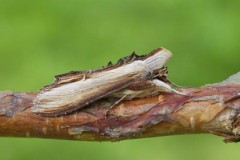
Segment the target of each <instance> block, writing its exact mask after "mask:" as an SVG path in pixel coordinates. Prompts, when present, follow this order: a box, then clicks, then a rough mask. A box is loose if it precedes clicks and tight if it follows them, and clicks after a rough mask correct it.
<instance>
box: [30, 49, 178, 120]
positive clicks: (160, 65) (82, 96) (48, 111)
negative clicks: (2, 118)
mask: <svg viewBox="0 0 240 160" xmlns="http://www.w3.org/2000/svg"><path fill="white" fill-rule="evenodd" d="M171 56H172V53H171V52H170V51H168V50H167V49H164V48H158V49H156V50H154V51H152V52H151V53H149V54H147V55H142V56H139V55H137V54H135V53H132V54H131V55H130V56H127V57H124V58H121V59H120V60H119V61H118V62H117V63H116V64H115V65H113V64H112V63H111V62H109V64H108V65H107V66H106V67H103V68H101V69H96V70H87V71H72V72H69V73H66V74H62V75H57V76H55V81H54V83H53V84H51V85H48V86H46V87H44V88H43V89H42V90H41V91H40V92H39V93H38V95H37V97H36V98H35V99H34V101H33V106H32V108H31V110H32V112H34V113H37V114H40V115H43V116H51V117H52V116H53V117H54V116H61V115H66V114H70V113H73V112H75V111H78V110H79V109H80V108H83V107H86V106H88V105H89V104H91V103H93V102H95V101H97V100H99V99H102V98H107V97H115V98H120V99H125V100H130V99H134V98H141V97H149V96H153V95H156V94H158V93H160V92H177V93H179V94H181V93H180V92H178V91H176V90H174V89H173V88H172V87H171V83H170V81H169V80H168V79H167V68H166V67H165V66H164V65H165V64H166V62H167V61H168V60H169V58H170V57H171Z"/></svg>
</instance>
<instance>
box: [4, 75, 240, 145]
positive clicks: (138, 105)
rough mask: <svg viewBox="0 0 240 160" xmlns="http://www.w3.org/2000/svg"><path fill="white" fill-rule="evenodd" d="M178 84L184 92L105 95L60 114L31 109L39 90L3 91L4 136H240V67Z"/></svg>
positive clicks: (97, 138) (230, 139) (95, 138)
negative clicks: (197, 83)
mask: <svg viewBox="0 0 240 160" xmlns="http://www.w3.org/2000/svg"><path fill="white" fill-rule="evenodd" d="M177 90H178V91H181V92H182V93H184V94H185V95H179V94H176V93H163V94H159V95H157V96H154V97H149V98H139V99H133V100H129V101H121V102H120V103H118V104H115V102H116V101H115V100H113V99H102V100H99V101H97V102H94V103H93V104H91V105H90V106H89V107H85V108H83V109H81V110H80V111H78V112H76V113H73V114H69V115H65V116H61V117H44V116H41V115H38V114H35V113H33V112H31V106H32V102H33V100H34V98H35V97H36V96H37V93H15V92H10V91H6V92H0V136H14V137H41V138H55V139H72V140H84V141H87V140H88V141H118V140H124V139H133V138H143V137H154V136H165V135H176V134H188V133H190V134H191V133H213V134H216V135H219V136H223V137H225V141H226V142H237V141H240V114H239V113H240V80H239V73H238V74H237V76H233V77H230V78H229V79H228V80H226V81H224V82H222V83H219V84H213V85H208V86H203V87H199V88H178V89H177Z"/></svg>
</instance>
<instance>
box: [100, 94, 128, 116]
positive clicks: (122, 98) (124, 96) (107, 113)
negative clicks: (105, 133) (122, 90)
mask: <svg viewBox="0 0 240 160" xmlns="http://www.w3.org/2000/svg"><path fill="white" fill-rule="evenodd" d="M126 97H127V95H123V96H122V97H121V98H120V99H119V100H117V101H116V102H114V103H113V104H112V105H111V106H110V107H109V108H108V110H107V111H106V114H105V117H108V115H109V111H110V110H111V109H112V108H113V107H115V106H116V105H117V104H118V103H120V102H121V101H122V100H124V98H126Z"/></svg>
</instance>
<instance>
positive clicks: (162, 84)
mask: <svg viewBox="0 0 240 160" xmlns="http://www.w3.org/2000/svg"><path fill="white" fill-rule="evenodd" d="M151 82H152V84H153V85H155V86H156V88H158V89H159V91H162V92H167V93H177V94H181V95H185V94H184V93H182V92H179V91H177V90H175V89H174V88H172V87H171V86H170V85H169V84H167V83H165V82H163V81H161V80H158V79H153V80H151Z"/></svg>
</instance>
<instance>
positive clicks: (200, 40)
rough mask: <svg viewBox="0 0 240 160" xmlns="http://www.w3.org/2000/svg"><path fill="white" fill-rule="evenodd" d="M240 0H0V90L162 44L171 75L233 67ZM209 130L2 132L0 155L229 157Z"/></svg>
mask: <svg viewBox="0 0 240 160" xmlns="http://www.w3.org/2000/svg"><path fill="white" fill-rule="evenodd" d="M239 7H240V1H231V0H194V1H191V0H165V1H163V0H149V1H146V0H145V1H143V0H79V1H77V0H34V1H33V0H21V1H18V0H0V90H14V91H36V90H38V89H39V88H41V87H42V86H44V85H46V84H49V83H51V82H52V81H53V77H54V75H56V74H60V73H64V72H68V71H70V70H83V69H90V68H97V67H100V66H103V65H105V64H107V62H108V61H109V60H113V61H114V62H116V61H117V59H118V58H120V57H122V56H126V55H128V54H129V53H131V52H132V51H136V52H137V53H139V54H145V53H148V52H149V51H151V50H153V49H155V48H158V47H166V48H168V49H169V50H170V51H172V52H173V54H174V56H173V58H172V59H171V60H170V62H169V63H168V67H169V71H170V75H169V76H170V79H171V80H172V81H174V82H175V83H177V84H179V85H183V86H200V85H204V84H206V83H214V82H218V81H221V80H223V79H225V78H226V77H227V76H229V75H231V74H233V73H235V72H237V71H239V51H240V46H239V42H240V19H239V16H240V9H239ZM221 140H222V138H219V137H215V136H212V135H181V136H170V137H158V138H148V139H138V140H128V141H122V142H115V143H111V142H104V143H99V142H77V141H64V140H44V139H19V138H0V159H1V160H11V159H19V160H28V159H29V160H30V159H34V160H42V159H44V160H53V159H58V160H64V159H89V160H92V159H104V160H108V159H114V160H122V159H126V160H128V159H129V160H133V159H137V160H146V159H150V160H155V159H168V160H171V159H182V160H188V159H189V160H190V159H194V160H202V159H218V160H222V159H227V158H229V159H231V160H238V159H239V158H240V155H239V149H240V146H239V144H227V145H226V144H224V143H223V142H222V141H221Z"/></svg>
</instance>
